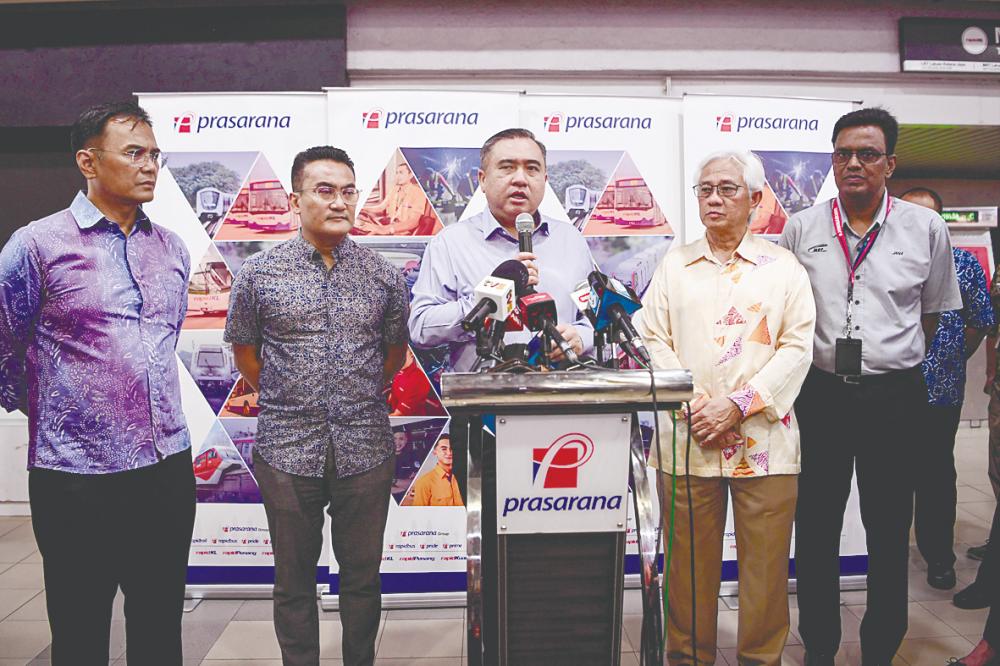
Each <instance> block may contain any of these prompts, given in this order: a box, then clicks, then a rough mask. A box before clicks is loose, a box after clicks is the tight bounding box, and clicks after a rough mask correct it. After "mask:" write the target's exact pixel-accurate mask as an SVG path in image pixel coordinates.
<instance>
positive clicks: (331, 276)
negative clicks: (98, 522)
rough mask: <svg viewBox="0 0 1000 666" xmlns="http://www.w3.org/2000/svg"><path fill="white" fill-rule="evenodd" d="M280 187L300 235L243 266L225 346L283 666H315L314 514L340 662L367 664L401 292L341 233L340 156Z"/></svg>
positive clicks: (400, 336)
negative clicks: (249, 457)
mask: <svg viewBox="0 0 1000 666" xmlns="http://www.w3.org/2000/svg"><path fill="white" fill-rule="evenodd" d="M292 189H293V192H292V194H291V196H290V197H289V202H290V205H291V207H292V210H293V211H294V212H295V213H297V214H298V215H299V217H300V219H301V221H302V232H301V235H299V236H296V237H295V238H292V239H291V240H288V241H285V242H284V243H281V244H280V245H277V246H276V247H273V248H271V249H269V250H266V251H264V252H261V253H259V254H255V255H254V256H252V257H250V258H249V259H248V260H247V261H246V263H244V264H243V268H242V269H241V270H240V272H239V274H238V275H237V276H236V279H235V281H234V282H233V290H232V295H231V297H230V306H229V319H228V321H227V322H226V340H227V341H229V342H232V343H233V353H234V356H235V358H236V365H237V367H238V368H239V370H240V372H241V373H243V378H244V379H245V380H246V381H248V382H249V383H250V384H251V385H252V386H254V387H255V388H257V389H259V391H260V416H259V421H258V425H257V442H256V446H255V449H254V453H253V459H254V471H255V473H256V477H257V482H258V483H259V484H260V491H261V496H262V497H263V500H264V509H265V511H266V513H267V524H268V527H269V529H270V532H271V543H272V545H273V546H274V569H275V580H274V627H275V631H276V633H277V636H278V643H279V644H280V645H281V654H282V659H283V661H284V664H285V666H300V665H309V666H317V665H318V664H319V657H320V651H319V617H318V613H317V608H316V564H317V562H318V561H319V556H320V550H321V548H322V545H323V534H322V530H323V510H324V509H326V511H327V512H328V513H329V514H330V518H331V535H332V542H333V554H334V556H335V557H336V558H337V563H338V565H339V567H340V573H339V576H340V590H339V596H340V620H341V626H342V627H343V659H344V664H347V665H349V666H359V665H362V664H366V665H370V664H372V663H373V661H374V659H375V638H376V635H377V633H378V625H379V615H380V612H381V608H382V607H381V602H382V596H381V584H380V579H379V565H380V564H381V562H382V535H383V532H384V531H385V522H386V516H387V515H388V511H389V496H390V494H391V491H392V481H393V476H394V473H395V471H396V466H395V460H394V451H395V449H394V446H393V438H392V432H391V430H390V428H389V409H388V406H387V405H386V403H385V399H384V398H383V397H382V387H384V386H385V385H386V384H387V383H389V380H391V379H392V377H393V376H394V375H395V374H396V372H397V371H398V370H399V369H400V368H401V367H402V366H403V361H404V359H405V358H406V343H407V333H406V318H407V316H408V314H409V297H408V294H407V291H406V285H405V283H404V280H403V275H402V273H400V272H399V270H397V269H396V268H395V267H394V266H393V265H392V264H391V263H389V262H388V261H387V260H385V259H383V258H382V257H381V256H380V255H379V254H377V253H376V252H374V251H373V250H371V249H369V248H366V247H363V246H361V245H357V244H356V243H354V241H352V240H351V239H350V238H349V237H348V234H349V233H350V231H351V228H352V227H353V226H354V215H355V207H356V206H357V203H358V190H357V187H356V186H355V183H354V164H353V163H352V162H351V159H350V158H349V157H348V156H347V153H345V152H344V151H342V150H340V149H337V148H332V147H329V146H320V147H316V148H310V149H309V150H306V151H303V152H301V153H299V154H298V155H296V156H295V160H294V162H293V163H292Z"/></svg>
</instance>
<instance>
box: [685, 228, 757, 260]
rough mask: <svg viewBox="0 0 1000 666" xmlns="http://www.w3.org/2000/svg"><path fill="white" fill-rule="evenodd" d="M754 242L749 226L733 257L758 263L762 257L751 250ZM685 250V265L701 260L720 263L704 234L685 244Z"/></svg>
mask: <svg viewBox="0 0 1000 666" xmlns="http://www.w3.org/2000/svg"><path fill="white" fill-rule="evenodd" d="M753 244H754V240H753V232H751V231H750V229H749V228H747V230H746V233H745V234H743V239H742V240H741V241H740V244H739V245H737V246H736V252H734V253H733V258H734V259H735V258H736V257H739V258H740V259H743V260H744V261H749V262H750V263H751V264H754V265H756V264H757V262H758V261H759V259H760V256H759V255H757V254H754V253H753V252H751V247H752V246H753ZM682 251H683V252H684V265H685V266H690V265H691V264H693V263H696V262H698V261H701V260H702V259H704V260H705V261H710V262H712V263H714V264H717V263H719V260H718V259H716V258H715V255H714V254H712V248H711V247H709V245H708V238H707V237H705V236H702V237H701V238H699V239H698V240H696V241H695V242H693V243H691V244H689V245H685V246H684V248H683V249H682Z"/></svg>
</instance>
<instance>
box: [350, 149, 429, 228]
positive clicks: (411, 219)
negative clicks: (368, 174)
mask: <svg viewBox="0 0 1000 666" xmlns="http://www.w3.org/2000/svg"><path fill="white" fill-rule="evenodd" d="M370 192H371V194H369V196H368V199H367V200H366V201H365V204H364V206H363V207H362V208H361V210H360V211H358V216H357V219H356V220H355V222H354V229H352V230H351V235H353V236H370V237H373V238H375V237H384V236H433V235H434V234H436V233H437V232H439V231H441V229H442V228H443V226H442V224H441V220H440V219H438V216H437V213H436V212H435V210H434V207H433V206H431V202H430V200H429V199H428V198H427V195H426V194H424V191H423V189H422V188H421V187H420V183H418V182H417V178H416V175H415V174H414V172H413V169H412V167H410V164H409V163H408V162H407V161H406V159H405V158H404V157H403V153H402V152H400V151H399V150H394V151H393V153H392V158H391V159H390V160H389V163H388V164H387V165H386V167H385V169H384V170H383V171H382V174H381V175H380V176H379V179H378V182H376V183H375V185H373V186H372V188H371V190H370Z"/></svg>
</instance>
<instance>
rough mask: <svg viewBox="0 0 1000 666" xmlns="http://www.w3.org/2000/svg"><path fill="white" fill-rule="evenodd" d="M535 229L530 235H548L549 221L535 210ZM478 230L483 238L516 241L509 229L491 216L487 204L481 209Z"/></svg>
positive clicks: (491, 213) (491, 212)
mask: <svg viewBox="0 0 1000 666" xmlns="http://www.w3.org/2000/svg"><path fill="white" fill-rule="evenodd" d="M534 217H535V230H534V231H533V232H532V235H534V234H536V233H540V234H543V235H545V236H548V235H549V223H548V220H546V219H545V218H544V217H542V215H541V213H539V212H538V211H535V215H534ZM478 226H479V230H480V231H481V232H482V234H483V240H490V239H491V238H496V237H498V236H499V237H500V238H506V239H507V240H510V241H513V242H515V243H516V242H517V238H515V237H514V236H512V235H511V234H510V232H509V231H507V230H506V229H504V227H503V225H502V224H500V223H499V222H497V219H496V218H495V217H493V211H491V210H490V208H489V206H487V207H486V210H484V211H483V214H482V215H481V216H480V218H479V220H478Z"/></svg>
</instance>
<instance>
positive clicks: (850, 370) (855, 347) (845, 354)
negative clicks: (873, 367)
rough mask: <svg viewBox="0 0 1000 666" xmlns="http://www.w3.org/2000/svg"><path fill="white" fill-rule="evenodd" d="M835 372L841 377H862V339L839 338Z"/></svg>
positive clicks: (834, 363)
mask: <svg viewBox="0 0 1000 666" xmlns="http://www.w3.org/2000/svg"><path fill="white" fill-rule="evenodd" d="M836 344H837V346H836V352H835V354H834V359H833V366H834V372H836V373H837V374H838V375H840V376H841V377H858V376H860V375H861V338H837V343H836Z"/></svg>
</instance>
